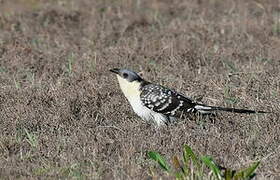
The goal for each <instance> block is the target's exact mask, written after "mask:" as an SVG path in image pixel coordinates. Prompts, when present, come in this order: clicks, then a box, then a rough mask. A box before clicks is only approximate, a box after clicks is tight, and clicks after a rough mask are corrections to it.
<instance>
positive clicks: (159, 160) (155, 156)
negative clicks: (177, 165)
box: [148, 151, 170, 172]
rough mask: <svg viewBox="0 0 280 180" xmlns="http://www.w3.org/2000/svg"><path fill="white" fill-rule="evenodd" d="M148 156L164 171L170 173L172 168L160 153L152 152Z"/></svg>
mask: <svg viewBox="0 0 280 180" xmlns="http://www.w3.org/2000/svg"><path fill="white" fill-rule="evenodd" d="M148 156H149V158H150V159H153V160H155V161H156V162H157V163H158V164H159V165H160V167H161V168H162V169H164V170H165V171H167V172H170V167H169V166H168V164H167V163H166V161H165V160H164V158H163V157H162V156H161V155H160V154H159V153H157V152H154V151H150V152H148Z"/></svg>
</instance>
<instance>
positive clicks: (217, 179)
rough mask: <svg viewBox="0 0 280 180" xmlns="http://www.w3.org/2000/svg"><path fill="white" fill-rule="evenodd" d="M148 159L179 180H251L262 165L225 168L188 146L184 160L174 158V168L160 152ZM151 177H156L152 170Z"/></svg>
mask: <svg viewBox="0 0 280 180" xmlns="http://www.w3.org/2000/svg"><path fill="white" fill-rule="evenodd" d="M148 157H149V158H150V159H152V160H154V161H156V162H157V163H158V165H159V166H160V167H161V169H162V170H163V171H164V172H166V173H167V174H168V176H171V177H175V178H176V179H177V180H185V179H200V180H203V179H213V180H243V179H244V180H245V179H246V180H250V179H252V178H253V177H254V176H255V175H256V174H255V171H256V169H257V167H258V166H259V164H260V162H256V163H253V164H252V165H250V166H249V167H248V168H245V169H241V170H238V171H237V170H233V169H230V168H223V167H221V166H219V165H218V164H216V163H215V162H214V160H213V159H212V157H210V156H198V155H197V154H195V153H194V152H193V150H192V149H191V148H190V147H189V146H188V145H185V146H184V151H183V157H182V160H180V159H179V158H178V156H176V155H175V156H174V157H173V168H172V167H171V165H169V164H168V163H167V162H166V160H165V158H164V157H163V156H161V155H160V154H159V153H158V152H155V151H150V152H148ZM151 175H152V176H155V173H154V172H153V171H152V170H151Z"/></svg>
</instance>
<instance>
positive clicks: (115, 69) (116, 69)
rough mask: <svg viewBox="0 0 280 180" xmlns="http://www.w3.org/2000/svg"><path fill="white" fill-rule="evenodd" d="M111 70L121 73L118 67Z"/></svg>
mask: <svg viewBox="0 0 280 180" xmlns="http://www.w3.org/2000/svg"><path fill="white" fill-rule="evenodd" d="M110 71H111V72H113V73H116V74H119V73H120V69H118V68H114V69H110Z"/></svg>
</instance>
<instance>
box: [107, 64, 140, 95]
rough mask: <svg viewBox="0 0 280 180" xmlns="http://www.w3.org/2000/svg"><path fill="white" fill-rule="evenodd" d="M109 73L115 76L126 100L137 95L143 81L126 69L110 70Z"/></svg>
mask: <svg viewBox="0 0 280 180" xmlns="http://www.w3.org/2000/svg"><path fill="white" fill-rule="evenodd" d="M110 71H111V72H113V73H116V74H117V78H118V81H119V84H120V87H121V89H122V91H123V93H124V94H125V96H126V97H127V98H129V97H131V96H134V95H138V93H140V91H139V89H140V86H141V83H142V82H144V80H143V79H142V78H141V76H140V75H138V74H137V73H136V72H133V71H131V70H128V69H118V68H114V69H110Z"/></svg>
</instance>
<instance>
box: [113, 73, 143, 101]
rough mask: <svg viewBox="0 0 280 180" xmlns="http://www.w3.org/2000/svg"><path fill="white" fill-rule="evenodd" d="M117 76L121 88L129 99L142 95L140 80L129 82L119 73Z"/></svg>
mask: <svg viewBox="0 0 280 180" xmlns="http://www.w3.org/2000/svg"><path fill="white" fill-rule="evenodd" d="M117 78H118V81H119V84H120V87H121V90H122V92H123V93H124V95H125V97H126V98H127V99H129V100H130V99H131V98H133V97H135V96H136V97H139V96H140V90H139V88H140V82H139V81H133V82H129V81H127V80H126V79H124V78H122V77H121V76H119V75H117Z"/></svg>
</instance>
